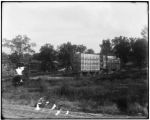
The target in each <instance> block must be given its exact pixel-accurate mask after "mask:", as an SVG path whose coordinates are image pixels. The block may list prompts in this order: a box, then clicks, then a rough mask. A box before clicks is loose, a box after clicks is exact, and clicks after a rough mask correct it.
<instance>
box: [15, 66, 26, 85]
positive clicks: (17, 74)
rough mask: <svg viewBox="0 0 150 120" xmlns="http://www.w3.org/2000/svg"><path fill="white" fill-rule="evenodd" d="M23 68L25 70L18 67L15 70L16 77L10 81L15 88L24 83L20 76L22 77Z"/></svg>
mask: <svg viewBox="0 0 150 120" xmlns="http://www.w3.org/2000/svg"><path fill="white" fill-rule="evenodd" d="M24 68H25V67H24V66H18V67H17V69H16V75H15V76H14V78H13V81H12V82H13V85H14V86H15V87H17V86H20V85H23V82H24V81H23V78H22V76H23V71H24Z"/></svg>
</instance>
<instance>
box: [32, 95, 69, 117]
mask: <svg viewBox="0 0 150 120" xmlns="http://www.w3.org/2000/svg"><path fill="white" fill-rule="evenodd" d="M44 101H45V99H44V98H40V99H39V101H38V103H37V104H36V107H35V110H36V111H40V110H41V107H40V106H42V105H43V104H44V106H47V105H48V104H49V103H50V102H49V101H46V102H44ZM56 107H57V106H56V104H53V106H52V107H51V108H50V112H51V111H52V110H56ZM61 111H62V109H61V108H59V109H58V110H57V111H56V113H55V116H58V115H59V114H60V113H61ZM68 114H69V110H67V111H66V113H65V115H68ZM48 115H49V114H48ZM48 115H47V117H48Z"/></svg>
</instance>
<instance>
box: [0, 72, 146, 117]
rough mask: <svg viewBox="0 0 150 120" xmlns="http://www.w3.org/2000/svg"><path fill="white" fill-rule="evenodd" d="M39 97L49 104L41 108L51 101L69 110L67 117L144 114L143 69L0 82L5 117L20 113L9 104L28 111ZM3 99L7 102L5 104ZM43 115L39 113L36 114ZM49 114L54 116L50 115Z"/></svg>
mask: <svg viewBox="0 0 150 120" xmlns="http://www.w3.org/2000/svg"><path fill="white" fill-rule="evenodd" d="M41 97H45V98H46V100H48V101H50V103H51V104H50V105H49V106H46V108H45V111H47V109H49V108H50V107H51V106H52V104H54V103H55V104H56V105H57V106H61V108H62V109H63V110H69V111H71V112H72V114H70V116H68V117H74V115H75V117H79V116H80V117H85V116H86V117H93V118H95V117H98V118H99V117H100V118H103V117H104V118H107V117H108V118H109V116H110V117H111V118H112V117H114V118H115V117H116V118H118V117H123V118H124V117H125V118H126V117H129V116H130V117H133V118H134V117H137V118H140V117H147V116H148V111H147V106H146V104H147V103H148V76H147V71H146V70H142V71H139V70H132V71H123V72H116V73H113V74H108V75H107V74H102V75H99V76H96V77H82V78H77V77H60V76H59V77H58V76H56V77H52V76H46V75H45V76H35V77H31V78H30V80H28V81H27V82H26V84H25V85H24V86H20V87H17V88H15V87H13V86H12V83H11V80H10V79H8V80H4V81H2V98H3V102H2V103H4V107H3V108H4V109H3V110H4V113H5V115H6V116H9V115H7V114H11V116H12V117H15V116H16V117H17V116H20V114H22V113H23V112H22V113H18V114H19V115H15V114H16V113H13V112H15V111H14V110H13V109H12V110H8V108H9V106H13V105H16V106H17V105H20V107H19V106H18V111H19V110H20V109H21V106H24V107H25V109H26V108H27V110H26V112H27V114H28V113H29V111H30V110H33V106H35V104H36V103H37V101H38V100H39V98H41ZM6 101H7V104H8V105H6V104H5V102H6ZM15 108H17V107H15ZM28 108H29V109H30V110H29V109H28ZM57 109H58V108H57ZM33 111H34V110H33ZM80 113H83V114H84V115H83V116H82V115H81V114H80ZM89 113H91V114H89ZM34 114H35V116H36V112H35V111H34V112H33V117H34ZM40 114H41V115H40ZM45 114H47V113H45ZM45 114H44V113H39V117H40V118H41V117H43V116H44V115H45ZM24 115H25V114H24ZM71 115H72V116H71ZM90 115H91V116H90ZM25 116H26V115H25ZM27 116H28V115H27ZM30 116H31V117H32V115H29V117H30ZM37 116H38V115H37ZM50 117H55V116H54V115H53V114H52V115H51V114H50ZM59 117H61V115H60V116H59ZM62 117H65V116H63V115H62Z"/></svg>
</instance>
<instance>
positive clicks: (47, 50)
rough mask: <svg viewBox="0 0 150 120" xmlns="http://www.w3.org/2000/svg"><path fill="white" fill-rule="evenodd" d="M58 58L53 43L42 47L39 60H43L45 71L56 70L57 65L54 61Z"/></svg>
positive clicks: (42, 66)
mask: <svg viewBox="0 0 150 120" xmlns="http://www.w3.org/2000/svg"><path fill="white" fill-rule="evenodd" d="M55 59H56V51H55V50H54V47H53V46H52V45H51V44H45V45H44V46H42V47H41V49H40V53H39V60H40V61H41V62H42V65H41V68H42V70H43V71H51V72H52V71H54V70H55V65H54V64H53V61H54V60H55Z"/></svg>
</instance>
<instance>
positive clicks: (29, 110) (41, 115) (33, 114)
mask: <svg viewBox="0 0 150 120" xmlns="http://www.w3.org/2000/svg"><path fill="white" fill-rule="evenodd" d="M56 111H57V110H53V111H50V109H41V110H40V111H36V110H35V108H34V107H29V106H23V105H13V104H9V103H3V104H2V116H3V118H4V119H12V118H14V119H17V118H20V119H21V118H24V119H31V118H32V119H46V118H47V119H49V118H55V119H56V118H62V119H63V118H64V119H65V118H75V119H77V118H84V119H86V118H97V119H98V118H114V119H115V118H120V119H128V118H133V119H136V118H138V119H139V118H141V119H144V118H145V117H143V116H127V115H108V114H91V113H82V112H70V113H69V114H68V115H65V112H66V111H62V112H61V113H60V114H59V115H58V116H55V113H56Z"/></svg>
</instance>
